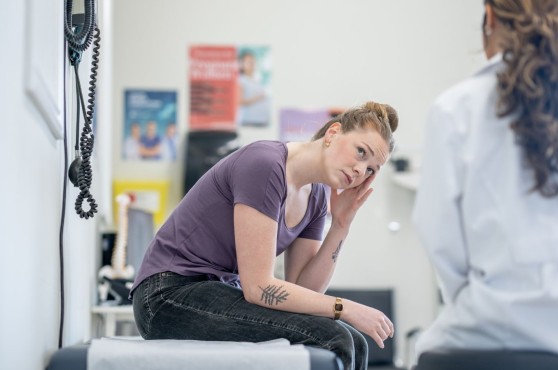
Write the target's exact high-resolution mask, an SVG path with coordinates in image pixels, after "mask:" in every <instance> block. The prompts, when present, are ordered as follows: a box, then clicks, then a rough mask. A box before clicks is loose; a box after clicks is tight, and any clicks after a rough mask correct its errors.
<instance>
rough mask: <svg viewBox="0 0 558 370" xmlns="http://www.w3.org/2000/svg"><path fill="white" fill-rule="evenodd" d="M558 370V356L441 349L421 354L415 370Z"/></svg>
mask: <svg viewBox="0 0 558 370" xmlns="http://www.w3.org/2000/svg"><path fill="white" fill-rule="evenodd" d="M494 369H505V370H531V369H533V370H535V369H536V370H556V369H558V354H554V353H548V352H539V351H517V350H463V349H459V350H458V349H455V350H448V349H443V350H442V349H440V350H435V351H429V352H425V353H423V354H421V356H420V358H419V360H418V364H417V366H415V367H414V368H413V370H494Z"/></svg>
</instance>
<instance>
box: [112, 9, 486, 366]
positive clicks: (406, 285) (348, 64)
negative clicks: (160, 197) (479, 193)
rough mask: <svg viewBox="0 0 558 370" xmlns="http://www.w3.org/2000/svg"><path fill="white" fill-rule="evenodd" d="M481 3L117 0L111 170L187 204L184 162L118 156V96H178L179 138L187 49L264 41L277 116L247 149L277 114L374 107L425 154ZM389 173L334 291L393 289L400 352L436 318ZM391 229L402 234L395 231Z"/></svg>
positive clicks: (475, 43) (476, 60)
mask: <svg viewBox="0 0 558 370" xmlns="http://www.w3.org/2000/svg"><path fill="white" fill-rule="evenodd" d="M482 11H483V9H482V2H481V1H480V0H478V1H471V0H451V1H448V0H422V1H406V0H343V1H340V0H335V1H334V0H273V1H272V0H269V1H258V0H235V1H230V0H205V1H191V0H190V1H184V0H164V1H154V0H119V1H117V2H115V3H114V19H115V24H114V84H113V87H114V89H113V94H114V100H113V101H114V115H113V121H114V122H115V124H114V130H115V131H114V139H113V144H114V148H115V150H114V152H113V153H114V155H113V165H114V171H113V174H114V176H115V177H118V178H122V179H141V178H144V177H145V176H146V174H149V177H150V178H152V179H170V180H172V184H173V185H172V188H171V206H173V205H174V204H176V202H177V201H178V200H179V199H180V192H181V190H180V189H181V186H182V177H183V172H182V167H183V163H180V162H179V163H174V164H172V163H147V164H146V163H133V162H122V161H121V160H120V142H121V141H122V131H123V129H122V122H123V114H124V112H123V92H124V90H125V89H127V88H152V89H175V90H177V91H178V93H179V94H178V99H179V106H178V122H179V124H180V125H181V127H180V131H181V132H182V133H185V132H186V130H187V119H188V114H187V112H188V109H189V106H188V101H189V99H188V98H189V96H188V84H187V79H188V71H187V50H188V47H189V46H190V45H195V44H217V45H227V44H232V45H237V44H252V45H269V46H271V49H272V57H273V63H274V66H273V77H272V88H273V105H274V119H273V122H272V125H271V127H270V128H268V129H251V130H248V129H243V131H242V132H241V135H242V139H243V142H249V141H252V140H255V139H276V138H277V137H278V128H277V116H278V114H277V112H278V109H280V108H282V107H318V108H322V107H330V106H353V105H356V104H360V103H362V102H364V101H365V100H367V99H373V100H377V101H380V102H388V103H390V104H392V105H393V106H394V107H395V108H396V109H397V110H398V111H399V114H400V128H399V129H398V132H397V140H398V146H399V148H398V151H399V153H410V154H415V153H418V150H419V149H420V145H421V141H422V137H423V135H424V134H425V133H424V132H423V122H424V120H425V117H426V112H427V110H428V107H429V105H430V104H431V102H432V100H433V99H434V98H435V96H436V95H438V94H439V93H440V92H441V91H442V90H444V89H445V88H447V87H449V86H450V85H452V84H454V83H455V82H457V81H458V80H460V79H462V78H463V77H465V76H466V75H468V74H470V73H471V72H472V71H473V70H474V69H475V68H476V67H477V66H478V65H479V64H480V62H481V61H482V56H481V54H480V51H481V35H480V23H481V17H482ZM389 172H390V171H389V170H388V169H386V171H385V173H384V174H383V175H382V176H380V178H379V179H378V180H377V182H376V184H375V189H376V190H375V193H374V194H373V196H372V198H371V199H370V201H369V202H368V203H367V204H366V206H365V207H364V208H363V209H362V211H361V213H360V214H359V216H358V218H357V219H356V220H355V222H354V225H353V227H352V234H351V235H350V237H349V238H348V240H347V242H346V244H345V247H344V251H343V256H342V258H341V259H340V262H339V266H338V271H337V272H336V275H335V277H334V280H333V285H334V286H336V287H362V288H365V287H366V288H381V287H391V288H394V289H395V293H396V295H395V302H396V305H397V306H396V312H395V319H396V323H397V325H398V327H397V330H398V337H397V338H398V339H397V341H398V342H397V344H398V347H399V350H400V355H402V353H401V351H402V350H403V344H404V343H403V338H404V334H405V332H406V331H407V330H409V329H410V328H412V327H414V326H423V327H424V326H426V325H427V324H428V323H429V322H430V321H431V320H432V318H433V317H434V315H435V312H436V294H435V288H434V282H433V277H432V274H431V271H430V267H429V264H428V261H427V258H426V256H425V254H424V253H423V251H422V249H421V248H420V246H419V243H418V241H417V237H416V235H415V233H414V231H413V230H412V226H411V224H410V219H409V218H410V212H411V207H412V203H413V200H414V194H413V192H412V191H409V190H407V189H404V188H401V187H399V186H397V185H394V184H393V182H392V181H391V179H390V175H389ZM391 221H397V222H399V223H400V224H401V229H400V230H399V231H398V232H396V233H394V232H390V231H389V230H388V228H387V225H388V223H389V222H391Z"/></svg>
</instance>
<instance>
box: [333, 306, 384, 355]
mask: <svg viewBox="0 0 558 370" xmlns="http://www.w3.org/2000/svg"><path fill="white" fill-rule="evenodd" d="M343 305H344V306H346V307H347V309H346V312H343V313H344V314H346V315H342V316H341V320H343V321H346V322H347V323H348V324H350V325H352V326H353V327H354V328H355V329H357V330H359V331H361V332H363V333H365V334H367V335H369V336H370V337H371V338H372V339H374V341H375V342H376V343H377V344H378V347H380V348H384V340H386V339H387V338H388V337H389V338H393V334H394V328H393V323H392V322H391V320H390V319H389V318H388V317H387V316H386V315H384V313H383V312H382V311H380V310H377V309H375V308H372V307H368V306H365V305H362V304H360V303H356V302H353V301H347V302H346V303H344V304H343ZM343 311H345V309H344V310H343Z"/></svg>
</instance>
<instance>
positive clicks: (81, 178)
mask: <svg viewBox="0 0 558 370" xmlns="http://www.w3.org/2000/svg"><path fill="white" fill-rule="evenodd" d="M100 34H101V32H100V31H99V28H98V27H97V26H96V25H95V31H94V41H93V55H92V58H91V59H92V61H91V75H90V76H89V77H90V80H89V93H88V94H87V96H88V99H87V103H88V104H87V110H86V109H85V107H86V105H85V102H84V100H83V92H82V89H81V82H80V79H79V74H78V66H77V63H76V64H75V65H74V71H75V75H76V84H77V89H78V97H79V99H80V100H81V109H82V112H83V117H84V123H83V130H82V131H81V137H80V140H79V148H80V151H81V163H80V164H79V168H78V175H77V186H78V187H79V190H80V192H79V194H78V196H77V198H76V203H75V210H76V213H77V214H78V215H79V217H81V218H85V219H88V218H90V217H93V216H94V214H95V213H96V212H97V203H96V201H95V199H94V198H93V195H92V194H91V192H90V188H91V182H92V180H93V171H92V170H91V155H92V154H93V145H94V139H95V136H94V134H93V130H92V129H91V122H92V120H93V113H94V109H95V92H96V89H97V70H98V69H99V54H100V53H99V49H100V47H101V35H100ZM84 201H87V202H88V203H89V210H88V211H85V210H84V209H83V202H84Z"/></svg>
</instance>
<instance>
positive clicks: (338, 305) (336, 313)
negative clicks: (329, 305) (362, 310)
mask: <svg viewBox="0 0 558 370" xmlns="http://www.w3.org/2000/svg"><path fill="white" fill-rule="evenodd" d="M341 312H343V301H342V300H341V298H339V297H336V298H335V303H334V304H333V320H339V319H340V318H341Z"/></svg>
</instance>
